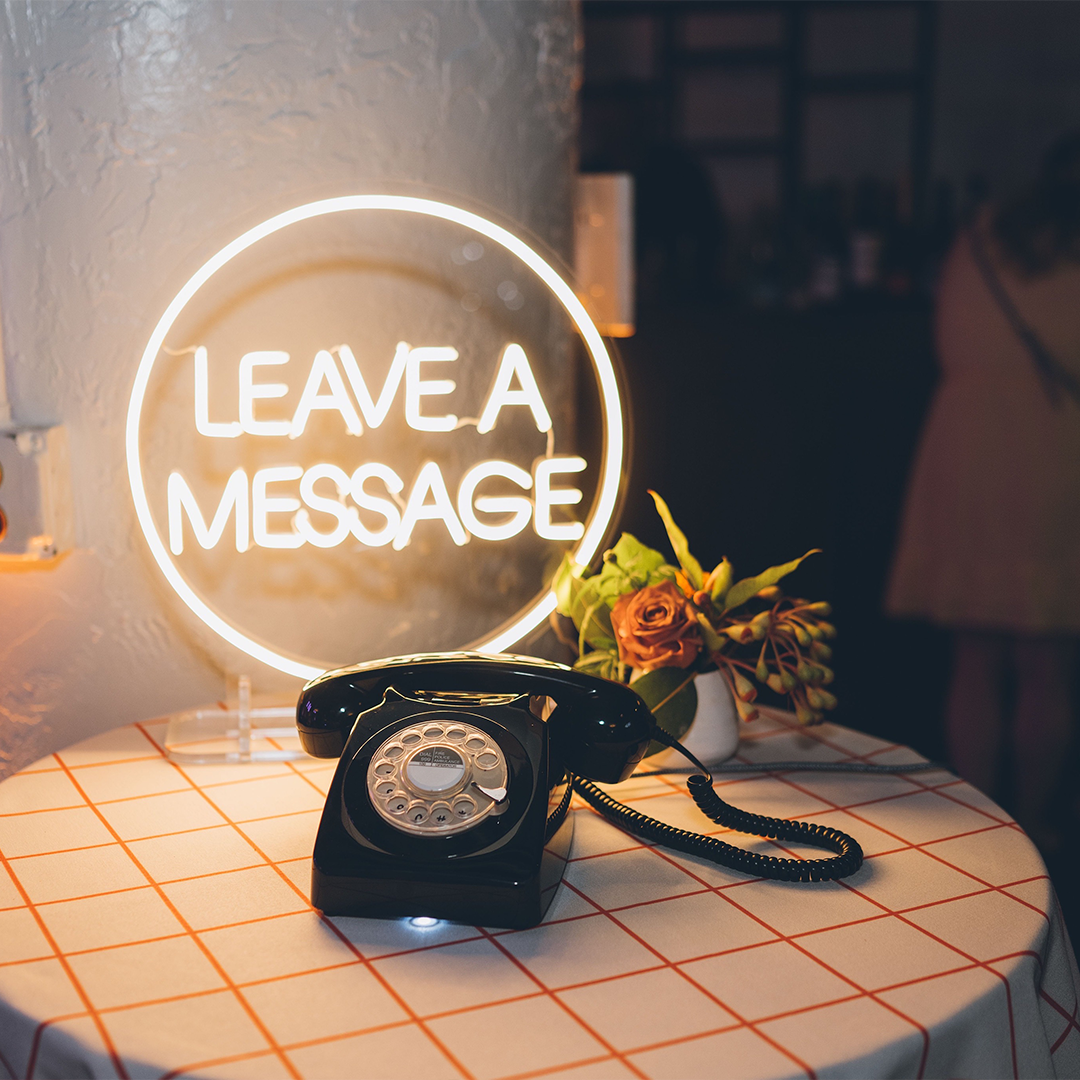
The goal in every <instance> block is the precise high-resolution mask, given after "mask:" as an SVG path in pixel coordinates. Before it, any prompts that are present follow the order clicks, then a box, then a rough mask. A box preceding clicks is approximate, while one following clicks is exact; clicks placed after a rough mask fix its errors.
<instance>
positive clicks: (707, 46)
mask: <svg viewBox="0 0 1080 1080" xmlns="http://www.w3.org/2000/svg"><path fill="white" fill-rule="evenodd" d="M583 10H584V38H585V53H584V55H585V62H584V84H583V89H582V105H581V110H582V113H581V125H582V126H581V165H582V170H583V171H585V172H590V171H627V172H629V173H631V174H633V176H634V178H635V184H636V199H637V206H636V224H637V241H636V243H637V250H636V267H637V274H638V279H637V280H638V326H637V333H636V335H635V336H634V337H632V338H629V339H627V340H625V341H624V342H622V343H620V348H621V353H622V358H623V361H624V363H625V365H626V368H627V369H628V373H629V378H628V382H629V385H630V387H631V390H632V393H633V396H634V400H635V408H634V419H635V424H636V430H635V436H634V451H635V456H634V462H633V469H632V477H631V484H630V494H629V499H628V505H627V508H626V511H625V513H624V516H623V526H624V528H627V529H629V530H630V531H632V532H634V533H635V534H637V535H639V536H640V537H641V538H642V539H644V540H646V541H648V542H651V543H653V544H656V545H661V544H662V543H663V532H662V529H661V528H660V527H659V522H658V521H657V520H656V518H655V514H654V512H653V509H652V506H651V501H650V500H649V499H648V497H647V495H646V493H645V492H646V488H649V487H652V488H656V489H657V490H658V491H660V492H662V493H663V494H664V496H665V498H666V499H667V501H668V503H669V505H670V506H671V507H672V510H673V512H674V514H675V517H676V520H677V521H678V522H679V523H680V525H681V526H682V528H683V529H684V530H685V531H686V532H687V534H688V535H689V536H690V538H691V541H692V544H693V546H694V550H695V552H696V553H697V554H698V556H699V557H700V558H701V559H702V561H703V562H708V563H709V565H710V566H711V565H712V564H713V563H714V562H715V561H716V560H717V559H718V558H719V557H720V556H721V555H725V554H726V555H728V556H729V557H730V558H731V559H732V560H733V561H734V563H735V566H736V570H737V571H740V572H742V573H756V572H757V571H758V570H759V569H761V568H763V567H764V566H766V565H770V564H772V563H778V562H781V561H785V560H786V559H789V558H792V557H794V556H795V555H798V554H801V553H802V552H803V551H805V550H807V549H808V548H811V547H821V548H823V549H824V554H823V555H820V556H816V557H815V559H813V560H811V561H809V562H808V563H807V564H806V565H805V566H804V567H803V568H802V569H801V570H800V571H799V573H798V576H797V577H796V578H794V579H792V587H793V588H794V589H796V590H797V592H798V593H799V594H800V595H805V596H811V597H813V598H818V597H825V598H827V599H829V600H830V601H831V602H832V603H833V605H834V608H835V621H836V623H837V624H838V626H839V628H840V638H839V640H838V642H837V643H836V672H837V680H836V686H835V689H836V690H837V692H838V696H839V698H840V707H839V709H838V711H837V713H836V714H835V715H836V718H837V719H838V720H839V721H840V722H841V723H845V724H849V725H851V726H853V727H856V728H860V729H862V730H864V731H868V732H872V733H874V734H876V735H881V736H884V737H886V738H889V739H893V740H896V741H898V742H902V743H908V744H910V745H912V746H915V747H917V748H918V749H919V750H920V751H921V752H922V753H924V754H926V755H928V756H930V757H932V758H938V759H943V758H944V757H945V745H944V735H943V707H944V698H945V692H946V688H947V683H948V676H949V668H950V662H951V641H950V637H949V635H948V633H947V632H946V631H944V630H941V629H938V628H935V627H932V626H930V625H928V624H920V623H917V622H902V621H896V620H891V619H889V618H887V617H886V615H885V614H884V612H883V594H884V590H885V585H886V579H887V574H888V569H889V565H890V560H891V558H892V555H893V551H894V546H895V542H896V534H897V527H898V520H899V516H900V512H901V509H902V505H903V497H904V491H905V484H906V480H907V475H908V470H909V466H910V464H911V459H912V455H913V452H914V449H915V445H916V440H917V438H918V434H919V431H920V428H921V425H922V423H923V420H924V416H925V412H926V407H927V404H928V402H929V399H930V395H931V393H932V390H933V388H934V385H935V381H936V379H937V370H936V362H935V356H934V348H933V338H932V314H933V302H934V294H935V285H936V282H937V280H938V274H939V269H940V266H941V263H942V259H943V257H944V255H945V253H946V252H947V251H948V249H949V246H950V244H951V243H952V241H953V239H954V237H955V235H956V232H957V229H958V228H961V227H962V226H963V225H964V224H965V223H966V222H968V221H970V220H971V218H972V215H973V214H974V213H975V212H976V210H977V208H978V207H979V206H980V205H981V204H982V203H984V202H985V201H986V200H988V199H995V200H996V199H1001V198H1006V197H1008V196H1009V195H1010V194H1012V193H1013V192H1014V191H1016V190H1017V189H1018V188H1020V187H1021V186H1022V185H1024V184H1025V183H1028V182H1030V181H1031V179H1032V178H1033V177H1034V175H1035V173H1036V171H1037V169H1038V165H1039V161H1040V158H1041V155H1042V153H1043V152H1044V150H1045V149H1046V147H1047V146H1048V145H1049V144H1050V143H1051V142H1052V141H1053V140H1054V139H1055V138H1056V137H1057V136H1059V135H1061V134H1062V133H1064V132H1067V131H1069V130H1071V129H1075V128H1077V127H1078V126H1080V55H1078V53H1077V49H1076V43H1077V42H1078V41H1080V4H1076V3H1041V2H1038V0H1034V2H1033V0H1024V2H1006V3H981V2H962V3H953V2H943V3H891V2H880V0H879V2H873V3H858V2H846V3H826V2H815V0H805V2H797V3H768V2H757V3H727V2H716V0H696V2H692V3H684V2H681V0H661V2H657V3H650V2H633V3H622V2H618V0H585V3H584V6H583ZM1074 757H1075V750H1074ZM1076 777H1077V769H1076V763H1075V760H1073V761H1072V763H1071V768H1070V772H1069V779H1068V783H1067V785H1066V787H1065V789H1064V790H1063V792H1062V796H1061V803H1062V804H1061V806H1060V808H1059V809H1060V813H1061V814H1062V815H1063V816H1064V818H1065V819H1066V820H1067V821H1068V823H1069V827H1068V829H1067V830H1066V832H1067V842H1066V844H1065V848H1064V849H1063V850H1061V851H1058V852H1051V853H1048V857H1049V858H1050V861H1051V868H1052V871H1053V874H1054V878H1055V881H1056V883H1057V885H1058V889H1059V892H1060V893H1061V894H1062V897H1063V900H1064V901H1065V902H1066V905H1067V906H1068V908H1069V911H1070V915H1072V916H1075V914H1080V890H1078V888H1077V884H1078V882H1077V875H1076V871H1075V869H1074V867H1075V865H1076V862H1077V860H1076V855H1077V850H1076V840H1075V836H1076V829H1075V827H1074V822H1075V819H1076V815H1077V807H1076V805H1075V803H1074V799H1075V794H1074V793H1075V792H1076V790H1077V785H1076ZM1001 796H1002V798H1003V801H1005V802H1006V804H1007V803H1008V802H1009V798H1010V793H1009V791H1008V790H1007V789H1006V790H1004V791H1003V792H1002V793H1001ZM1072 922H1073V925H1074V931H1075V929H1080V923H1078V920H1077V919H1076V918H1075V917H1073V918H1072Z"/></svg>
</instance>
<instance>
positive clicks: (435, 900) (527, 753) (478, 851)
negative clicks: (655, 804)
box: [296, 652, 862, 928]
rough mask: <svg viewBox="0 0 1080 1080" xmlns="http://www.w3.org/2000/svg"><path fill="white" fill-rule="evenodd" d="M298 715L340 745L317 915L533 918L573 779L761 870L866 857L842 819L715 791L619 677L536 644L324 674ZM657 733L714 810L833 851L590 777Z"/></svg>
mask: <svg viewBox="0 0 1080 1080" xmlns="http://www.w3.org/2000/svg"><path fill="white" fill-rule="evenodd" d="M296 726H297V728H298V730H299V733H300V741H301V743H302V744H303V747H304V749H305V750H306V751H307V752H308V753H309V754H313V755H314V756H315V757H339V758H340V759H341V760H340V763H339V764H338V767H337V771H336V772H335V773H334V779H333V781H332V782H331V785H330V790H329V793H328V794H327V797H326V806H325V808H324V810H323V815H322V820H321V821H320V823H319V831H318V835H317V837H316V840H315V851H314V855H313V860H312V880H311V901H312V904H314V906H315V907H317V908H319V909H321V910H322V911H324V912H325V913H326V914H328V915H362V916H368V917H373V918H401V917H407V916H412V917H416V916H427V917H432V918H436V919H448V920H451V921H454V922H466V923H471V924H474V925H481V926H498V927H511V928H522V927H528V926H535V925H536V924H537V923H538V922H540V920H541V919H542V918H543V916H544V912H545V911H546V910H547V908H548V905H549V904H550V903H551V901H552V899H553V898H554V895H555V890H556V889H557V888H558V885H559V882H560V881H561V880H562V871H563V867H564V866H565V864H566V860H567V858H568V855H569V850H570V841H571V837H572V835H573V817H572V815H569V814H568V813H567V810H568V808H569V805H570V796H571V792H572V791H573V790H576V791H577V792H578V793H579V794H580V795H581V796H582V797H583V798H585V799H586V800H587V801H588V802H589V803H590V804H591V805H592V806H594V807H595V808H596V809H597V810H598V811H599V812H600V813H601V814H603V815H604V816H605V817H608V818H609V819H611V820H612V821H614V822H615V823H616V824H617V825H619V826H621V827H622V828H624V829H627V830H629V831H631V832H633V833H636V834H637V835H639V836H643V837H644V838H646V839H648V840H653V841H656V842H658V843H660V844H663V845H665V846H668V847H673V848H677V849H678V850H681V851H686V852H689V853H690V854H694V855H698V856H701V857H704V858H707V859H711V860H712V861H714V862H719V863H721V864H723V865H725V866H730V867H733V868H734V869H737V870H742V871H744V872H746V873H749V874H753V875H756V876H759V877H774V878H781V879H784V880H791V881H823V880H831V879H834V878H839V877H846V876H847V875H848V874H852V873H854V872H855V871H856V870H857V869H858V868H859V866H860V865H861V863H862V851H861V850H860V848H859V845H858V844H857V843H856V842H855V841H854V840H853V839H852V838H851V837H849V836H847V835H846V834H844V833H842V832H839V831H837V830H835V829H826V828H824V827H823V826H820V825H811V824H809V823H808V822H803V821H783V820H781V819H778V818H768V817H762V816H760V815H756V814H747V813H744V812H743V811H741V810H737V809H735V808H734V807H732V806H729V805H728V804H727V803H725V802H723V800H721V799H720V797H719V796H718V795H717V794H716V792H715V791H714V790H713V786H712V777H711V776H710V775H709V772H708V769H706V768H705V767H704V766H703V765H701V763H700V762H698V761H697V760H696V759H695V758H694V757H693V756H692V755H690V754H688V753H687V751H686V750H685V749H684V748H683V747H681V746H680V745H679V744H678V742H677V741H676V740H674V739H672V738H671V737H670V736H669V735H667V734H666V733H665V732H663V731H662V730H661V729H660V728H659V727H657V725H656V721H655V720H654V718H653V715H652V713H651V712H650V711H649V709H648V708H647V707H646V705H645V703H644V702H643V701H642V700H641V698H640V697H638V695H637V694H636V693H635V692H634V691H633V690H632V689H631V688H630V687H629V686H625V685H623V684H622V683H618V682H612V681H610V680H608V679H600V678H597V677H595V676H593V675H586V674H584V673H582V672H578V671H574V670H572V669H571V668H568V667H564V666H563V665H561V664H555V663H551V662H548V661H545V660H538V659H536V658H534V657H522V656H507V655H500V656H486V655H483V654H481V653H467V652H458V653H433V654H426V655H419V656H400V657H394V658H392V659H388V660H377V661H374V662H372V663H367V664H357V665H355V666H354V667H349V668H341V669H339V670H336V671H329V672H326V673H325V674H324V675H320V676H319V677H318V678H316V679H313V680H312V681H311V682H309V683H308V684H307V685H306V686H305V687H304V689H303V691H302V692H301V694H300V700H299V701H298V703H297V707H296ZM653 739H658V740H659V741H661V742H664V743H666V744H667V745H669V746H674V747H676V748H677V749H679V750H681V751H682V752H683V753H684V754H686V755H687V757H688V758H689V759H690V760H691V761H693V763H694V764H695V765H696V766H697V767H698V768H699V769H700V770H701V774H700V775H694V776H691V777H690V778H689V780H688V782H687V783H688V787H689V789H690V793H691V795H692V796H693V798H694V801H695V802H696V803H697V805H698V806H699V807H700V808H701V810H702V811H703V812H704V813H705V814H706V816H707V817H709V818H710V819H711V820H712V821H714V822H716V823H717V824H720V825H724V826H727V827H729V828H732V829H735V830H737V831H739V832H747V833H753V834H755V835H760V836H767V837H772V838H775V839H781V840H790V841H793V842H795V843H801V844H810V845H812V846H815V847H822V848H826V849H827V850H830V851H833V852H835V853H836V854H835V855H834V856H833V857H831V858H827V859H813V860H797V859H778V858H773V857H771V856H766V855H760V854H758V853H756V852H750V851H746V850H744V849H742V848H738V847H734V846H732V845H730V844H726V843H724V842H723V841H722V840H718V839H716V838H714V837H708V836H700V835H698V834H695V833H690V832H685V831H684V830H681V829H675V828H673V827H672V826H670V825H665V824H664V823H663V822H660V821H656V820H655V819H653V818H649V817H646V816H645V815H643V814H639V813H637V812H636V811H634V810H631V809H630V808H629V807H626V806H623V805H622V804H621V803H619V802H616V801H615V800H614V799H612V798H611V796H610V795H608V794H607V793H606V792H605V791H603V790H601V789H600V788H599V787H597V786H596V783H594V782H593V781H598V782H599V783H602V784H617V783H619V782H621V781H623V780H625V779H627V777H629V776H630V774H631V773H632V772H633V771H634V768H635V767H636V766H637V765H638V763H639V762H640V761H641V759H642V758H643V757H644V755H645V751H646V749H647V748H648V746H649V743H650V741H652V740H653Z"/></svg>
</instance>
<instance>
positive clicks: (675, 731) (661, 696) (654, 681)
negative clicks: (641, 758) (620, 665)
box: [630, 667, 697, 755]
mask: <svg viewBox="0 0 1080 1080" xmlns="http://www.w3.org/2000/svg"><path fill="white" fill-rule="evenodd" d="M696 675H697V672H696V671H693V670H691V669H689V668H677V667H662V668H655V669H653V670H652V671H647V672H646V673H645V674H644V675H642V676H641V678H639V679H635V680H634V683H633V685H632V686H631V687H630V689H631V690H633V691H635V692H636V693H637V695H638V696H639V697H640V698H641V700H642V701H644V702H645V704H646V705H648V706H649V709H650V710H651V712H652V714H653V716H654V717H656V722H657V724H659V725H660V727H662V728H663V729H664V731H666V732H667V733H668V734H669V735H673V736H674V737H675V738H676V739H681V738H682V737H683V736H684V735H685V734H686V733H687V732H688V731H689V730H690V725H691V724H692V723H693V722H694V714H695V713H696V712H697V689H696V687H695V686H694V677H695V676H696ZM664 749H665V747H664V744H663V743H659V742H653V743H652V744H651V745H650V746H649V749H648V751H647V752H646V755H648V754H658V753H659V752H660V751H661V750H664Z"/></svg>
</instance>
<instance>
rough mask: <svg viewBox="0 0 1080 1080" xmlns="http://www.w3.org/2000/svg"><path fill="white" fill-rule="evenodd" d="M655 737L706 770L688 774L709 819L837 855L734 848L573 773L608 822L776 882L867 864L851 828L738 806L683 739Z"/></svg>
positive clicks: (843, 873)
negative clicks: (779, 854)
mask: <svg viewBox="0 0 1080 1080" xmlns="http://www.w3.org/2000/svg"><path fill="white" fill-rule="evenodd" d="M653 737H654V738H655V739H656V740H657V741H658V742H662V743H664V744H665V745H667V746H670V747H672V748H673V749H675V750H678V751H679V752H680V753H681V754H684V755H685V756H686V757H687V759H688V760H690V761H692V762H693V763H694V765H695V766H696V767H697V768H698V769H700V770H701V772H700V773H695V774H694V775H693V776H690V777H689V778H688V779H687V781H686V786H687V788H688V789H689V790H690V795H691V797H692V798H693V800H694V802H695V803H696V804H697V806H698V809H699V810H701V812H702V813H703V814H704V815H705V816H706V817H707V818H709V820H710V821H713V822H715V823H716V824H717V825H723V826H724V827H725V828H728V829H733V830H734V831H735V832H741V833H749V834H751V835H753V836H764V837H767V838H768V839H770V840H788V841H793V842H794V843H798V844H806V845H808V846H810V847H817V848H824V849H825V850H826V851H833V852H836V854H835V855H833V856H832V857H831V858H828V859H778V858H776V857H774V856H772V855H761V854H759V853H758V852H756V851H747V850H746V849H745V848H740V847H735V845H734V844H727V843H725V842H724V841H723V840H718V839H717V838H716V837H714V836H702V835H701V834H699V833H692V832H688V831H687V830H686V829H678V828H676V827H675V826H674V825H668V824H666V823H665V822H663V821H657V820H656V818H651V817H647V816H646V815H645V814H639V813H638V812H637V811H636V810H631V809H630V807H629V806H624V805H623V804H622V803H620V802H617V801H616V800H615V799H613V798H612V797H611V796H610V795H608V794H607V792H605V791H601V790H600V788H598V787H597V786H596V785H595V784H594V783H593V782H592V781H591V780H586V779H584V778H583V777H580V776H575V777H574V778H573V781H572V783H573V787H574V790H575V791H576V792H577V793H578V794H579V795H580V796H581V797H582V798H583V799H584V800H585V801H586V802H587V803H588V804H589V805H590V806H592V807H593V808H594V809H596V810H597V811H599V813H601V814H602V815H603V816H604V817H606V818H607V819H608V820H609V821H611V822H613V823H614V824H615V825H618V826H619V827H620V828H623V829H625V830H626V831H628V832H632V833H635V834H636V835H638V836H642V837H644V838H645V839H646V840H653V841H655V842H656V843H658V844H662V845H663V846H664V847H669V848H673V849H674V850H676V851H683V852H686V854H688V855H697V856H698V857H700V858H703V859H708V860H709V861H710V862H714V863H718V864H719V865H720V866H726V867H728V868H729V869H731V870H738V871H739V872H740V873H743V874H750V875H752V876H754V877H764V878H772V879H774V880H777V881H834V880H836V879H837V878H842V877H847V876H848V875H849V874H854V873H855V871H856V870H858V869H859V867H860V866H862V860H863V853H862V848H861V847H859V845H858V843H857V841H855V840H854V839H853V838H852V837H850V836H848V835H847V833H843V832H841V831H840V830H839V829H830V828H827V827H826V826H824V825H813V824H811V823H810V822H808V821H787V820H785V819H783V818H774V817H765V816H764V815H762V814H749V813H747V812H746V811H745V810H739V809H738V808H737V807H734V806H731V805H730V804H729V803H726V802H724V800H723V799H721V798H720V796H719V795H717V794H716V792H715V791H714V790H713V778H712V774H711V773H710V772H709V770H708V769H707V768H706V767H705V766H704V765H702V764H701V762H700V761H698V759H697V758H696V757H694V755H693V754H691V753H690V751H689V750H687V749H686V747H684V746H683V745H682V744H681V743H680V742H679V741H678V739H675V738H673V737H672V736H670V735H668V733H667V732H666V731H663V730H662V729H660V728H657V730H656V731H655V732H654V736H653Z"/></svg>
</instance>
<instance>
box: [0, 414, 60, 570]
mask: <svg viewBox="0 0 1080 1080" xmlns="http://www.w3.org/2000/svg"><path fill="white" fill-rule="evenodd" d="M74 533H75V530H74V514H73V510H72V499H71V465H70V459H69V456H68V440H67V431H66V430H65V429H64V428H62V427H50V428H44V427H16V428H15V429H14V430H8V431H4V432H2V433H0V569H2V568H3V566H4V565H5V564H11V563H33V562H42V561H44V560H47V559H54V558H56V556H57V555H59V554H61V553H62V552H64V551H67V550H69V549H70V548H71V547H73V546H74V540H75V536H74Z"/></svg>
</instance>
